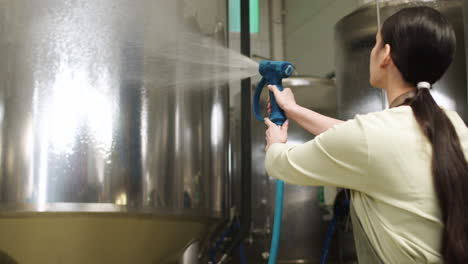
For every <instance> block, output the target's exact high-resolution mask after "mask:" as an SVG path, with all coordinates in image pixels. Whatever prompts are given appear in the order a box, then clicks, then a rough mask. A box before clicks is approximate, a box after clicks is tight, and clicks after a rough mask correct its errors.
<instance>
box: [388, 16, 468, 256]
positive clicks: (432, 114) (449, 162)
mask: <svg viewBox="0 0 468 264" xmlns="http://www.w3.org/2000/svg"><path fill="white" fill-rule="evenodd" d="M381 35H382V40H383V43H384V44H389V45H390V47H391V48H392V52H391V57H392V60H393V62H394V64H395V65H396V67H397V68H398V69H399V71H400V73H401V74H402V77H403V79H404V80H405V81H406V82H407V83H408V84H411V85H413V86H417V87H418V91H417V92H416V95H415V96H414V97H413V98H409V99H407V100H406V101H405V103H404V104H406V105H409V106H410V107H411V108H412V110H413V114H414V116H415V118H416V121H417V122H418V124H419V126H420V128H421V130H422V132H423V134H424V135H425V137H426V138H427V139H428V141H429V142H430V143H431V146H432V161H431V170H432V176H433V181H434V188H435V192H436V194H437V198H438V201H439V204H440V209H441V214H442V221H443V223H444V228H443V233H442V243H441V246H442V247H441V253H442V256H443V259H444V261H445V263H449V264H454V263H463V264H465V263H468V163H467V161H466V159H465V155H464V153H463V149H462V146H461V144H460V140H459V138H458V135H457V132H456V131H455V128H454V126H453V124H452V122H451V121H450V119H449V118H448V116H447V115H446V114H445V112H444V110H442V109H441V108H440V107H439V106H438V105H437V103H436V102H435V101H434V99H433V98H432V96H431V94H430V92H429V89H430V86H431V85H430V84H433V83H435V82H436V81H438V80H439V79H440V78H441V77H442V75H443V74H444V73H445V71H446V70H447V68H448V67H449V66H450V64H451V62H452V59H453V55H454V53H455V48H456V37H455V33H454V31H453V28H452V26H451V25H450V23H449V22H448V21H447V19H446V18H445V17H444V16H443V15H442V14H440V13H439V12H438V11H437V10H435V9H432V8H429V7H412V8H406V9H402V10H400V11H398V12H397V13H395V14H394V15H392V16H391V17H389V18H388V19H387V20H386V21H385V23H384V24H383V26H382V30H381ZM422 80H424V81H428V82H429V83H418V82H420V81H422Z"/></svg>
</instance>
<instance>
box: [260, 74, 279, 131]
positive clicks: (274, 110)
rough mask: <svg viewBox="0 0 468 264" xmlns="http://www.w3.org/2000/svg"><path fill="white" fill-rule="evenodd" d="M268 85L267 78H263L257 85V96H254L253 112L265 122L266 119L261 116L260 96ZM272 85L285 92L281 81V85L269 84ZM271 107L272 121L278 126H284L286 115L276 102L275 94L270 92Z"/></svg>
mask: <svg viewBox="0 0 468 264" xmlns="http://www.w3.org/2000/svg"><path fill="white" fill-rule="evenodd" d="M266 84H267V81H266V79H265V78H262V79H261V80H260V82H259V83H258V85H257V88H256V89H255V94H254V99H253V110H254V114H255V117H256V118H257V119H258V120H260V121H264V119H265V118H264V117H263V116H262V115H260V95H261V94H262V91H263V88H264V87H265V85H266ZM269 84H271V85H276V86H277V87H278V90H280V91H283V85H282V84H281V81H279V83H269ZM269 94H270V105H271V113H270V120H271V121H272V122H273V123H275V124H277V125H283V123H284V122H285V121H286V115H285V114H284V111H283V109H281V108H280V107H279V105H278V103H277V102H276V99H275V95H274V94H273V92H270V93H269Z"/></svg>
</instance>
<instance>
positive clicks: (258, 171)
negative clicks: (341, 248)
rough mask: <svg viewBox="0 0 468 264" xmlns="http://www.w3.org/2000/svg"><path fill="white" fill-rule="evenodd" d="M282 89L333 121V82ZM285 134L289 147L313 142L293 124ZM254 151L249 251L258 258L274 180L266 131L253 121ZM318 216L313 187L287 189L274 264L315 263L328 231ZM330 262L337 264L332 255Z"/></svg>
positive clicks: (299, 82)
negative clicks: (268, 163)
mask: <svg viewBox="0 0 468 264" xmlns="http://www.w3.org/2000/svg"><path fill="white" fill-rule="evenodd" d="M283 86H284V87H290V88H291V89H292V90H293V92H294V95H295V97H296V100H297V102H298V104H299V105H301V106H304V107H307V108H310V109H313V110H314V111H317V112H320V113H322V114H325V115H329V116H336V111H337V109H336V108H337V107H336V88H335V83H334V82H333V81H332V80H328V79H317V78H310V77H293V78H288V79H284V80H283ZM266 94H267V93H263V94H262V96H263V97H262V99H261V101H260V109H266V102H267V101H266V97H267V96H266ZM265 116H266V114H265ZM288 132H289V133H288V143H291V144H294V143H304V142H306V141H308V140H311V139H312V138H313V136H312V135H311V134H310V133H308V132H307V131H305V130H303V129H302V128H301V127H299V126H298V125H297V124H296V123H294V122H292V123H290V125H289V131H288ZM252 151H253V153H252V157H253V161H252V165H253V168H252V170H253V171H252V188H253V191H252V201H253V204H252V216H253V227H252V229H253V230H254V233H255V235H257V236H259V238H258V239H256V240H255V242H254V243H255V244H254V245H253V247H254V248H255V250H256V251H257V252H262V251H267V250H268V249H269V245H270V241H269V240H270V230H269V229H270V228H271V224H272V222H273V221H272V220H273V213H274V201H275V183H276V180H275V179H273V178H270V177H268V176H267V175H266V173H265V167H264V160H265V125H264V124H263V123H261V122H258V121H256V120H254V121H253V123H252ZM322 215H323V212H322V211H321V208H320V207H319V201H318V195H317V187H309V186H298V185H291V184H286V185H285V194H284V208H283V221H282V235H281V240H280V245H281V246H280V248H279V254H278V263H317V261H318V260H319V259H320V254H321V252H320V251H321V247H322V241H323V238H324V237H325V231H326V228H327V223H326V222H325V221H324V220H323V219H322ZM257 252H255V253H257ZM258 254H259V253H258ZM332 254H335V253H332ZM257 257H258V258H259V256H257ZM331 259H332V260H334V259H336V255H335V256H331ZM301 261H303V262H301Z"/></svg>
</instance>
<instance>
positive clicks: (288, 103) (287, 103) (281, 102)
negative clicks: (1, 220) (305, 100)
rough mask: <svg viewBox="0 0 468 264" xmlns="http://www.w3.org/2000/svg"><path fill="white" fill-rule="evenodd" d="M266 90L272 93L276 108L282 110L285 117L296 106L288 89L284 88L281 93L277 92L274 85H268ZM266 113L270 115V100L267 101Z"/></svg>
mask: <svg viewBox="0 0 468 264" xmlns="http://www.w3.org/2000/svg"><path fill="white" fill-rule="evenodd" d="M268 90H270V91H271V92H273V94H274V95H275V99H276V102H277V103H278V106H279V107H280V108H281V109H283V111H284V112H285V114H286V115H287V112H288V111H289V109H291V108H292V107H294V106H295V105H296V99H295V98H294V94H293V92H292V91H291V89H289V88H284V90H283V91H280V90H278V87H276V85H268ZM267 109H268V113H271V105H270V99H268V106H267Z"/></svg>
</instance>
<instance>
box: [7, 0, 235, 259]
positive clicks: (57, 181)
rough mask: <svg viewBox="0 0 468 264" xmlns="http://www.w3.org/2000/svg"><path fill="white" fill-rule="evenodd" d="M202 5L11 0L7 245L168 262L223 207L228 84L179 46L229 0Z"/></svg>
mask: <svg viewBox="0 0 468 264" xmlns="http://www.w3.org/2000/svg"><path fill="white" fill-rule="evenodd" d="M191 5H193V3H190V1H166V0H159V1H152V0H100V1H93V0H81V1H72V0H66V1H63V0H38V1H27V0H0V57H1V60H0V142H1V149H0V158H1V159H0V168H1V170H0V214H1V217H0V233H1V234H2V236H0V252H1V253H0V255H1V254H4V255H8V256H9V257H11V258H12V259H14V260H15V261H17V262H19V263H163V262H164V261H166V260H167V261H168V259H170V256H171V255H178V254H179V253H180V251H181V250H182V249H183V248H184V247H185V246H186V245H187V244H188V243H189V242H190V241H192V240H194V239H197V238H200V237H203V235H204V232H205V231H206V229H207V226H208V225H210V224H213V223H214V222H216V221H217V219H219V218H220V217H222V216H223V213H224V210H225V207H226V199H225V193H227V188H228V185H227V181H226V180H227V177H228V174H227V173H228V135H229V133H228V122H229V115H228V111H229V92H228V90H227V89H226V87H225V86H223V85H222V84H221V83H218V82H215V81H209V79H208V81H206V80H205V82H204V83H201V82H198V81H197V80H196V79H194V80H190V82H188V81H181V80H184V78H185V76H187V75H190V74H192V76H193V72H194V70H193V69H197V70H198V71H197V72H199V73H200V74H201V73H203V72H210V68H209V67H211V66H207V65H203V64H197V63H196V61H193V60H190V59H187V60H177V59H174V58H171V57H170V56H168V54H179V53H181V52H185V53H184V54H189V53H188V52H187V49H188V48H187V42H186V39H185V38H184V36H185V33H184V32H188V33H189V34H192V35H190V36H192V37H191V38H192V39H193V36H199V35H198V34H200V32H194V31H193V28H197V27H198V31H202V32H204V33H206V32H212V31H213V30H214V28H215V26H217V30H218V33H219V31H220V30H222V27H220V26H219V25H220V24H219V23H221V25H222V24H223V23H225V19H226V14H225V10H226V7H225V6H226V3H225V2H223V1H216V0H199V1H197V4H196V6H204V7H205V8H204V9H203V10H193V9H191V8H193V6H191ZM187 21H192V22H191V23H190V24H191V28H192V29H191V30H190V31H189V29H188V26H186V24H187V23H186V22H187ZM218 22H219V23H218ZM193 25H195V27H194V26H193ZM218 35H220V36H225V34H218ZM200 40H201V41H205V42H204V45H208V46H209V45H211V44H210V43H211V42H210V41H212V42H213V45H215V41H214V40H211V39H210V38H203V37H201V36H200ZM213 50H216V49H213ZM212 55H213V56H216V54H212ZM195 77H196V76H195ZM213 79H214V78H213ZM164 259H166V260H164Z"/></svg>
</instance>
